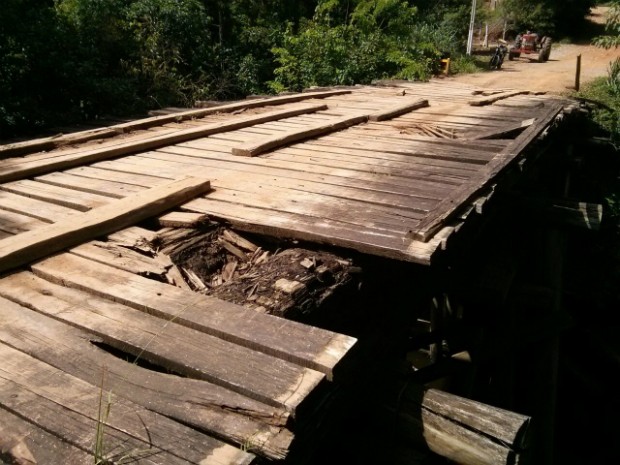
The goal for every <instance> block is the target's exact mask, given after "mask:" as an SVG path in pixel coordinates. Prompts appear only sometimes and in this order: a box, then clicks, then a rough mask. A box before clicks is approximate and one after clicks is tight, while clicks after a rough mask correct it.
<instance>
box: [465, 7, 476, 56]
mask: <svg viewBox="0 0 620 465" xmlns="http://www.w3.org/2000/svg"><path fill="white" fill-rule="evenodd" d="M475 22H476V0H471V20H470V21H469V36H468V37H467V54H468V55H471V49H472V46H473V44H474V24H475Z"/></svg>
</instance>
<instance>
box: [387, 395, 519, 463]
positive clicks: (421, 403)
mask: <svg viewBox="0 0 620 465" xmlns="http://www.w3.org/2000/svg"><path fill="white" fill-rule="evenodd" d="M396 413H397V415H398V418H399V420H400V422H401V423H402V425H403V426H404V427H405V429H406V430H407V434H408V436H409V437H410V438H411V439H412V440H413V441H415V442H417V443H419V444H425V445H426V446H427V447H428V448H429V449H431V450H432V451H433V452H435V453H436V454H438V455H441V456H443V457H446V458H448V459H450V460H452V461H454V462H456V463H459V464H462V465H503V464H505V465H513V464H516V463H518V458H519V456H520V455H521V454H522V453H523V452H524V451H525V450H526V449H527V447H528V445H529V436H528V432H529V424H530V420H531V419H530V417H527V416H524V415H520V414H517V413H514V412H510V411H507V410H503V409H499V408H496V407H493V406H490V405H486V404H483V403H480V402H475V401H472V400H470V399H466V398H463V397H459V396H456V395H453V394H450V393H447V392H443V391H440V390H437V389H427V390H424V391H422V390H418V389H411V388H410V389H408V390H407V391H406V392H405V393H404V395H403V397H402V398H401V403H400V406H399V408H398V410H397V412H396Z"/></svg>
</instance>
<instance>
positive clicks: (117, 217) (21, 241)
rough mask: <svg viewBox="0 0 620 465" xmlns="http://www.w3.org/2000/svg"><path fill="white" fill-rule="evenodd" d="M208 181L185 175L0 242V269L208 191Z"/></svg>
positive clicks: (30, 259)
mask: <svg viewBox="0 0 620 465" xmlns="http://www.w3.org/2000/svg"><path fill="white" fill-rule="evenodd" d="M209 189H210V184H209V181H206V180H204V179H200V178H186V179H181V180H178V181H175V182H171V183H169V184H166V185H164V186H159V187H154V188H152V189H149V190H146V191H143V192H140V193H137V194H134V195H132V196H130V197H126V198H124V199H121V200H116V201H114V202H113V203H110V204H107V205H104V206H102V207H99V208H96V209H93V210H90V211H88V212H85V213H82V214H80V215H75V216H72V217H71V218H70V219H67V220H62V221H59V222H58V223H54V224H50V225H46V226H42V227H40V228H37V229H34V230H32V231H27V232H24V233H22V234H19V235H17V236H14V237H10V238H5V239H3V240H2V242H1V243H0V272H3V271H7V270H10V269H13V268H17V267H19V266H23V265H25V264H28V263H30V262H32V261H33V260H36V259H38V258H42V257H45V256H47V255H49V254H52V253H54V252H57V251H59V250H63V249H65V248H67V247H71V246H73V245H77V244H80V243H82V242H84V241H88V240H90V239H94V238H96V237H99V236H102V235H105V234H109V233H111V232H114V231H118V230H120V229H122V228H125V227H127V226H130V225H132V224H135V223H137V222H139V221H140V220H143V219H146V218H149V217H151V216H154V215H157V214H158V213H160V212H162V211H165V210H168V209H170V208H172V207H174V206H177V205H179V204H181V203H183V202H186V201H188V200H190V199H192V198H193V197H196V196H198V195H200V194H203V193H205V192H207V191H208V190H209Z"/></svg>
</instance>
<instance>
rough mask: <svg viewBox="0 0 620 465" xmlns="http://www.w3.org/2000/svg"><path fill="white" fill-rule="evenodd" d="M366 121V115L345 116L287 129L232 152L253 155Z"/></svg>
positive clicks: (235, 148)
mask: <svg viewBox="0 0 620 465" xmlns="http://www.w3.org/2000/svg"><path fill="white" fill-rule="evenodd" d="M366 121H368V115H357V116H347V117H344V118H339V119H337V120H334V121H331V122H329V123H320V124H315V125H314V126H310V127H309V128H304V129H301V130H299V131H289V132H285V133H283V134H282V135H277V136H275V137H273V136H272V137H267V138H265V139H263V140H262V141H260V142H257V143H249V144H245V145H242V146H239V147H233V148H232V154H233V155H239V156H242V157H255V156H257V155H260V154H261V153H264V152H267V151H269V150H273V149H277V148H279V147H284V146H286V145H289V144H292V143H293V142H298V141H300V140H305V139H310V138H311V137H316V136H321V135H323V134H329V133H331V132H335V131H340V130H342V129H346V128H348V127H351V126H354V125H356V124H360V123H365V122H366Z"/></svg>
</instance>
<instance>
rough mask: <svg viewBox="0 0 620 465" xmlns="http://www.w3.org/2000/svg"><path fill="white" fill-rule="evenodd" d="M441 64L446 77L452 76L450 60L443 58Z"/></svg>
mask: <svg viewBox="0 0 620 465" xmlns="http://www.w3.org/2000/svg"><path fill="white" fill-rule="evenodd" d="M439 62H440V63H441V65H440V68H441V72H442V73H443V74H445V75H446V76H447V75H448V74H450V58H442V59H441V60H439Z"/></svg>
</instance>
